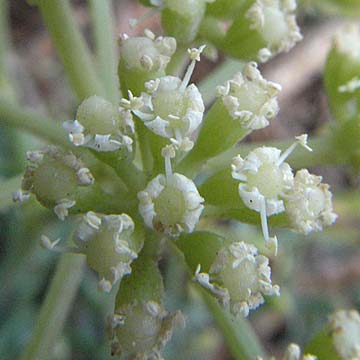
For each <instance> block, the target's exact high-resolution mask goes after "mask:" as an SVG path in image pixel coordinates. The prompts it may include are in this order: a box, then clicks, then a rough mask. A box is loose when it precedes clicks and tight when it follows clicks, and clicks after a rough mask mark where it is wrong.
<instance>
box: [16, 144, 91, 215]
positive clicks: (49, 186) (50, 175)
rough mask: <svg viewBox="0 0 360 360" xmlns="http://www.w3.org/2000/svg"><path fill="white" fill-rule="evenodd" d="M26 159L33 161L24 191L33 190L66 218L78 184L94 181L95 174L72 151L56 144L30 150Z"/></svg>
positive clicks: (31, 191)
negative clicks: (40, 149)
mask: <svg viewBox="0 0 360 360" xmlns="http://www.w3.org/2000/svg"><path fill="white" fill-rule="evenodd" d="M27 158H28V160H29V161H30V162H31V163H32V164H31V165H29V166H28V167H27V168H26V170H25V174H24V178H23V181H22V190H21V193H22V194H23V195H24V194H25V195H26V194H29V193H33V194H34V195H35V196H36V198H37V200H38V201H39V202H40V203H41V204H42V205H43V206H45V207H48V208H54V212H55V214H56V215H57V216H58V217H59V219H61V220H64V218H65V216H67V215H68V209H69V208H71V207H72V206H74V205H75V200H76V195H77V191H78V187H79V186H88V185H92V184H93V183H94V178H93V176H92V174H91V173H90V171H89V169H88V168H86V167H84V165H83V164H82V162H81V161H80V160H78V159H77V158H76V157H75V156H74V155H73V154H72V153H71V152H69V153H64V152H62V151H61V150H60V149H59V148H57V147H56V146H50V147H48V148H47V149H45V150H43V151H29V152H28V153H27Z"/></svg>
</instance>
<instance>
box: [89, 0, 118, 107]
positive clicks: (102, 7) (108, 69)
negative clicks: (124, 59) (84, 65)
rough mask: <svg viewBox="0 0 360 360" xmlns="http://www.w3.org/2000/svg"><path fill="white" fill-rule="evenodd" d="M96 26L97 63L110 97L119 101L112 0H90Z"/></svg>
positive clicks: (93, 21) (113, 100)
mask: <svg viewBox="0 0 360 360" xmlns="http://www.w3.org/2000/svg"><path fill="white" fill-rule="evenodd" d="M89 4H90V10H91V18H92V23H93V25H94V26H93V28H94V38H95V46H96V55H97V63H98V66H99V73H100V76H101V79H102V81H103V84H104V87H105V91H106V93H107V96H108V99H109V100H110V101H112V102H113V103H114V104H117V102H118V101H119V97H120V94H119V85H118V78H117V74H116V72H117V54H116V44H115V35H114V28H115V26H114V18H113V15H112V14H113V12H114V11H113V9H112V1H111V0H102V1H99V0H89Z"/></svg>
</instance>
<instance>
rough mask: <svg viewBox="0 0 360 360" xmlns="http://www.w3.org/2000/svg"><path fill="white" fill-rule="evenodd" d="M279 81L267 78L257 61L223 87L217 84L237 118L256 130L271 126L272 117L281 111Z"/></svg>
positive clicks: (221, 94)
mask: <svg viewBox="0 0 360 360" xmlns="http://www.w3.org/2000/svg"><path fill="white" fill-rule="evenodd" d="M280 90H281V86H280V85H279V84H276V83H273V82H271V81H267V80H265V79H264V78H263V77H262V75H261V73H260V71H259V70H258V68H257V64H256V63H255V62H250V63H248V64H246V65H245V66H244V69H243V71H242V72H241V73H237V74H236V75H235V76H234V78H233V79H232V80H229V81H227V82H226V83H225V85H224V86H218V88H217V93H218V96H220V97H221V98H222V101H223V104H224V106H225V107H226V109H227V111H228V112H229V114H230V115H231V117H232V118H233V119H234V120H238V121H239V122H240V123H241V126H242V127H243V128H244V129H251V130H257V129H262V128H264V127H266V126H268V125H269V119H272V118H273V117H275V116H276V115H277V113H278V111H279V105H278V102H277V98H276V97H277V94H278V93H279V91H280Z"/></svg>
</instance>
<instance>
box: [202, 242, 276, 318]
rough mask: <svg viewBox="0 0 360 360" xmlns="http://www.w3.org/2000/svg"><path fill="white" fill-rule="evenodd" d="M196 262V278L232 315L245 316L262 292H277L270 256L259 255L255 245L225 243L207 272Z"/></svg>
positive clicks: (258, 303)
mask: <svg viewBox="0 0 360 360" xmlns="http://www.w3.org/2000/svg"><path fill="white" fill-rule="evenodd" d="M200 271H201V265H199V266H198V268H197V270H196V273H195V279H196V280H197V281H198V282H199V283H200V284H201V285H202V286H204V287H205V288H206V289H208V290H209V291H210V292H211V293H213V295H215V296H216V297H217V298H218V299H219V301H220V303H221V304H222V305H223V306H225V307H228V306H229V307H230V311H231V312H232V313H233V314H234V315H235V316H245V317H246V316H248V315H249V311H250V310H254V309H256V308H257V307H258V306H260V305H261V304H262V303H263V302H264V298H263V295H269V296H270V295H277V296H279V295H280V292H279V291H280V289H279V286H277V285H272V283H271V279H270V275H271V269H270V267H269V259H268V258H266V257H265V256H262V255H258V250H257V248H256V247H255V246H253V245H250V244H246V243H244V242H235V243H232V244H231V245H229V246H225V247H224V248H223V249H222V250H221V251H220V252H219V254H218V256H217V257H216V259H215V261H214V263H213V264H212V265H211V268H210V271H209V273H208V274H207V273H202V272H200Z"/></svg>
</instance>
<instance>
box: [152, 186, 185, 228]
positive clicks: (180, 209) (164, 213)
mask: <svg viewBox="0 0 360 360" xmlns="http://www.w3.org/2000/svg"><path fill="white" fill-rule="evenodd" d="M154 205H155V212H156V218H155V221H160V222H161V224H163V225H175V224H178V223H181V222H182V219H183V217H184V213H185V210H186V207H185V200H184V197H183V194H182V193H181V191H179V190H178V189H176V188H175V187H173V186H166V187H165V188H164V190H163V191H162V192H161V193H160V195H159V197H158V198H157V199H156V200H155V203H154Z"/></svg>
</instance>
